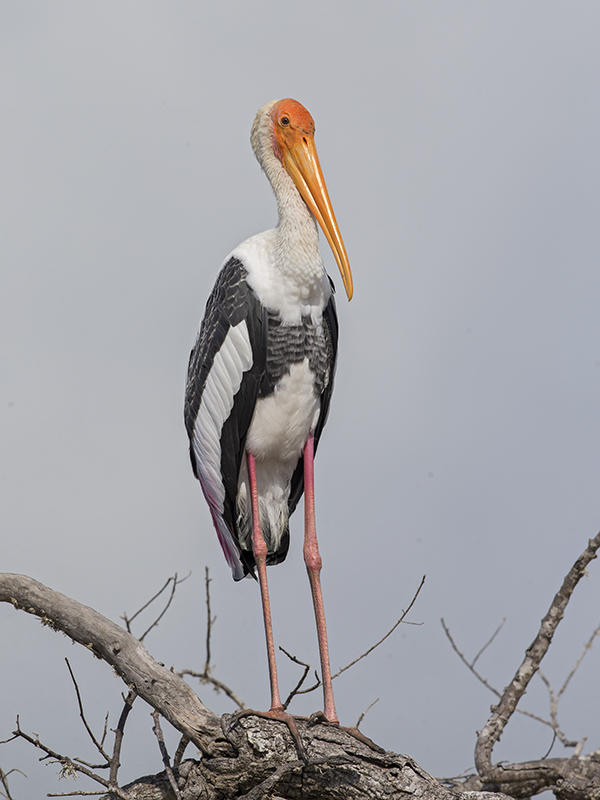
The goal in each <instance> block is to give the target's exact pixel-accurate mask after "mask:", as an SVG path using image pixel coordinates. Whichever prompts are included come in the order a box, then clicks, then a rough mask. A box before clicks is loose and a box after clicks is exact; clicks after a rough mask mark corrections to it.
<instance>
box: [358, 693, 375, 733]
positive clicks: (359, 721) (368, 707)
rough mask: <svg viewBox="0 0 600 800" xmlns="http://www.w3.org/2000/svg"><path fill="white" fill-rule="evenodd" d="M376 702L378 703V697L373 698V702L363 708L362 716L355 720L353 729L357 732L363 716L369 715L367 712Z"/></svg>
mask: <svg viewBox="0 0 600 800" xmlns="http://www.w3.org/2000/svg"><path fill="white" fill-rule="evenodd" d="M378 702H379V698H378V697H376V698H375V700H373V702H372V703H369V705H368V706H367V707H366V708H365V710H364V711H363V712H362V714H361V715H360V716H359V718H358V719H357V720H356V725H355V726H354V727H355V728H356V729H357V730H358V729H359V728H360V723H361V722H362V721H363V719H364V718H365V716H366V715H367V714H368V713H369V711H370V710H371V709H372V708H373V706H374V705H376V704H377V703H378Z"/></svg>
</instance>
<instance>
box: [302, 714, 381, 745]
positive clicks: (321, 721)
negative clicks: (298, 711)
mask: <svg viewBox="0 0 600 800" xmlns="http://www.w3.org/2000/svg"><path fill="white" fill-rule="evenodd" d="M308 725H309V727H310V726H312V725H331V727H332V728H337V729H338V730H340V731H345V732H346V733H347V734H348V736H352V738H353V739H356V740H357V741H358V742H362V743H363V744H364V745H366V746H367V747H369V748H370V749H371V750H374V751H375V752H376V753H385V750H384V749H383V747H380V746H379V745H378V744H375V742H374V741H373V740H372V739H369V737H368V736H365V734H364V733H363V732H362V731H359V729H358V728H357V727H356V726H354V727H353V728H348V727H346V726H345V725H340V723H339V722H338V721H337V720H331V719H329V718H328V717H327V716H326V715H325V712H323V711H315V712H314V713H313V714H311V715H310V717H309V718H308Z"/></svg>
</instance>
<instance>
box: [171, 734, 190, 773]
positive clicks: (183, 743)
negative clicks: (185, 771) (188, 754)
mask: <svg viewBox="0 0 600 800" xmlns="http://www.w3.org/2000/svg"><path fill="white" fill-rule="evenodd" d="M189 743H190V740H189V739H188V738H187V736H182V737H181V739H180V740H179V744H178V745H177V750H175V755H174V756H173V769H174V770H175V771H176V772H177V771H178V770H179V765H180V764H181V759H182V758H183V754H184V753H185V750H186V747H187V746H188V744H189Z"/></svg>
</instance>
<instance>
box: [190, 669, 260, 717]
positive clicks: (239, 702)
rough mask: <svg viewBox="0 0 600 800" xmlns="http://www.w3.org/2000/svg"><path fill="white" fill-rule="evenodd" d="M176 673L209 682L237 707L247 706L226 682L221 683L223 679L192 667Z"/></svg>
mask: <svg viewBox="0 0 600 800" xmlns="http://www.w3.org/2000/svg"><path fill="white" fill-rule="evenodd" d="M176 674H177V675H179V677H183V676H184V675H190V676H191V677H192V678H199V679H200V680H201V681H202V683H209V684H210V685H211V686H212V687H213V689H214V690H215V691H216V692H223V694H226V695H227V697H228V698H229V699H230V700H232V701H233V702H234V703H235V704H236V705H237V707H238V708H242V709H243V708H246V707H247V706H246V704H245V703H244V702H243V700H240V698H239V697H238V696H237V695H236V694H235V692H234V691H233V689H230V688H229V686H227V684H226V683H223V681H220V680H218V679H217V678H213V676H212V675H207V674H206V673H204V672H194V670H192V669H182V670H181V672H178V673H176Z"/></svg>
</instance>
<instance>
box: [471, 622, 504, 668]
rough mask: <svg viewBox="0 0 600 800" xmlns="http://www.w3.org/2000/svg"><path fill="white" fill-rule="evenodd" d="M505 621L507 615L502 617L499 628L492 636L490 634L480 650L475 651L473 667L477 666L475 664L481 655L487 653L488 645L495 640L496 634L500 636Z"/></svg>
mask: <svg viewBox="0 0 600 800" xmlns="http://www.w3.org/2000/svg"><path fill="white" fill-rule="evenodd" d="M505 622H506V617H502V622H501V623H500V625H498V627H497V628H496V630H495V631H494V632H493V633H492V635H491V636H490V638H489V639H488V640H487V642H486V643H485V644H484V645H482V646H481V647H480V648H479V650H478V651H477V652H476V653H475V656H474V658H473V660H472V661H471V666H472V667H474V666H475V664H476V663H477V662H478V661H479V659H480V657H481V656H482V655H483V654H484V653H485V651H486V650H487V649H488V647H489V646H490V645H491V644H492V642H493V641H494V639H495V638H496V636H498V634H499V633H500V631H501V630H502V628H503V627H504V623H505Z"/></svg>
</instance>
